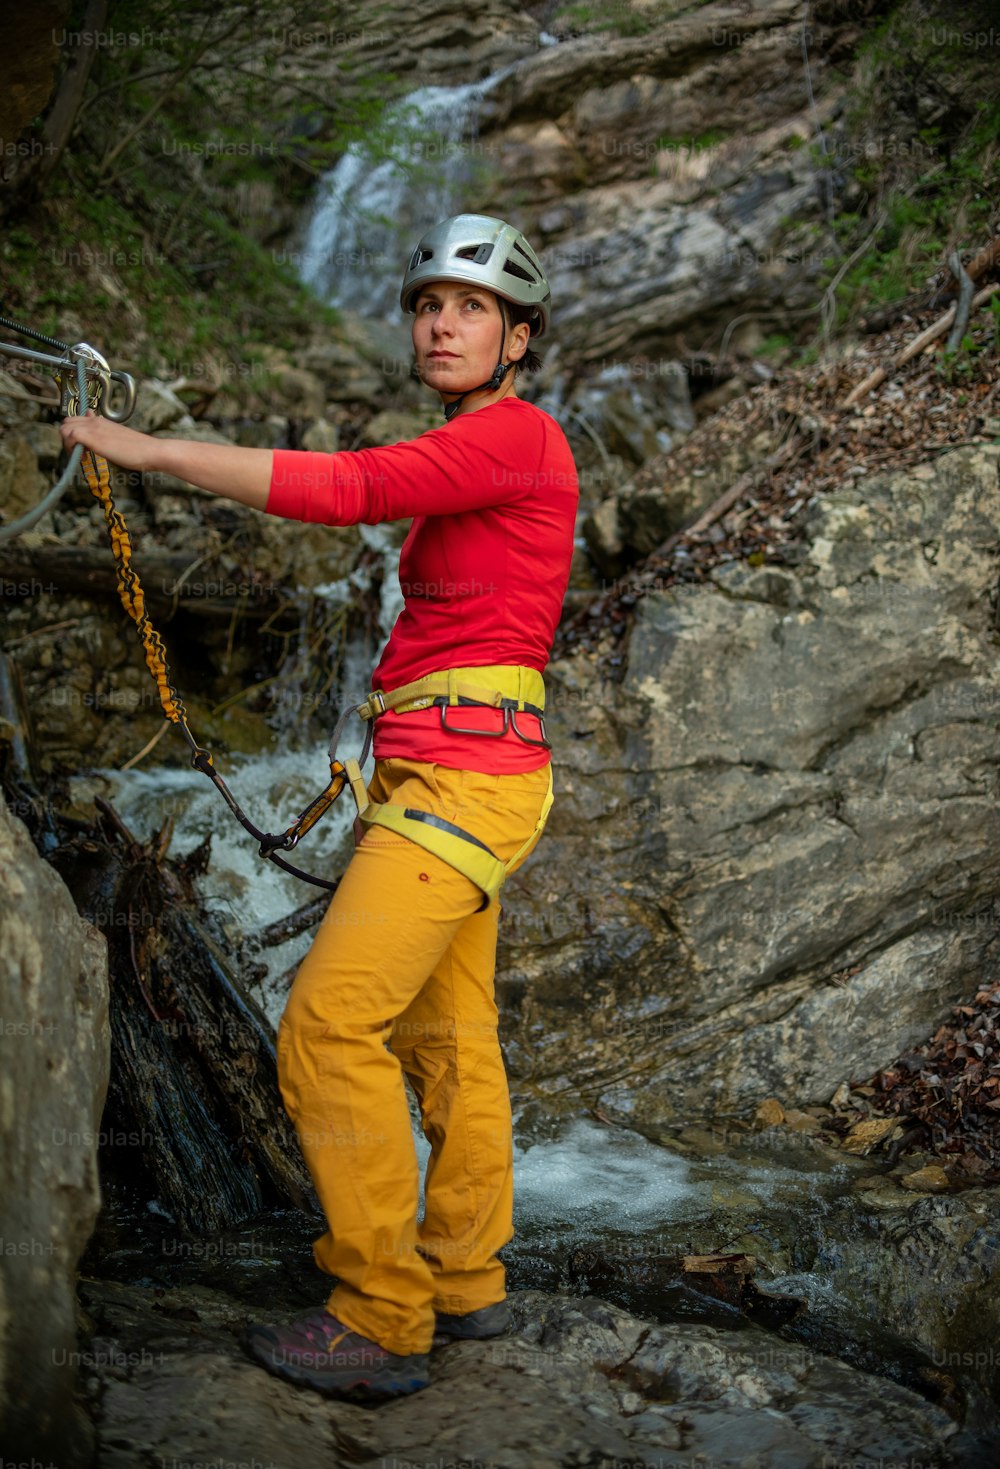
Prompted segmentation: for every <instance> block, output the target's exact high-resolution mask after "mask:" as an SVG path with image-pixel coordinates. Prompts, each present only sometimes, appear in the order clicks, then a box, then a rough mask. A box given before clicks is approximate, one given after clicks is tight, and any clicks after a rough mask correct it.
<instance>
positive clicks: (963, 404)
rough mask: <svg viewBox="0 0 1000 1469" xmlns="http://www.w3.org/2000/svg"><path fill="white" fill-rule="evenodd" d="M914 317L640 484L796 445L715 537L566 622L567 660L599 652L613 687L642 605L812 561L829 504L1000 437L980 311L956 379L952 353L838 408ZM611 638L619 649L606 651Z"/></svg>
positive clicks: (667, 553) (650, 472)
mask: <svg viewBox="0 0 1000 1469" xmlns="http://www.w3.org/2000/svg"><path fill="white" fill-rule="evenodd" d="M936 314H937V313H935V312H934V311H931V310H927V311H926V312H925V313H924V314H923V315H918V314H914V315H910V316H906V317H904V318H903V320H902V321H901V322H900V323H899V324H898V325H897V326H895V327H894V328H892V329H891V330H889V331H885V332H883V333H882V334H881V335H880V336H878V337H875V338H873V339H870V340H869V341H868V342H866V343H865V345H864V346H859V347H857V348H855V349H854V350H853V351H852V352H851V353H850V354H849V355H847V356H845V357H843V358H842V359H841V360H839V361H836V362H831V363H827V364H825V365H820V366H816V367H812V368H801V369H798V370H794V371H786V372H782V373H780V374H778V375H777V376H776V377H775V378H774V379H773V380H772V381H771V382H768V383H766V384H764V385H761V386H759V387H755V388H751V389H750V390H749V392H748V393H746V394H744V395H743V396H742V397H740V398H737V399H735V400H734V401H733V402H731V403H729V404H727V405H726V407H724V408H722V409H720V410H719V411H718V412H717V413H715V414H713V415H712V416H711V418H708V419H705V420H703V421H702V422H701V423H700V424H699V425H698V426H697V428H696V429H695V431H694V433H692V434H691V436H690V437H689V438H688V439H687V440H686V441H685V443H684V444H682V445H681V446H680V447H679V448H678V449H677V450H675V451H674V452H673V453H672V454H670V455H666V456H664V457H663V458H662V459H659V460H656V461H654V462H653V463H652V464H650V465H648V466H646V468H645V469H643V470H642V471H641V472H640V475H639V476H638V477H637V479H636V484H642V485H649V484H651V483H655V482H656V479H657V478H658V480H659V483H661V484H663V485H667V484H669V482H670V480H671V479H672V478H675V477H677V476H678V475H680V474H690V473H691V472H692V471H694V470H696V469H698V468H699V467H702V466H708V465H711V464H712V463H713V462H716V461H718V460H719V458H720V457H721V455H722V454H723V453H724V451H725V450H726V449H727V448H728V447H730V446H732V445H734V444H746V443H748V442H750V441H752V440H755V439H756V440H758V441H760V440H761V438H762V437H763V438H764V439H765V440H766V442H767V444H768V447H767V448H766V449H765V450H764V451H763V453H761V454H760V456H759V457H760V460H761V461H763V460H764V459H765V458H767V457H768V456H769V455H773V454H774V452H775V451H776V450H778V449H780V448H781V446H782V444H784V443H785V442H786V441H787V440H788V439H789V438H791V437H793V436H794V437H796V438H797V439H798V441H799V443H798V446H797V447H796V449H795V451H794V452H793V453H792V454H791V456H790V458H789V459H788V460H787V461H786V462H785V463H784V464H782V465H781V466H780V467H779V468H776V469H773V470H768V469H766V468H761V469H760V470H758V471H756V472H754V473H752V474H751V476H750V480H751V483H750V484H749V486H748V488H747V491H746V493H745V494H744V495H742V496H741V497H740V499H739V500H737V502H736V504H735V505H734V506H733V507H732V508H731V509H730V510H729V511H728V512H727V513H726V514H725V515H723V516H722V517H721V519H720V520H719V521H717V522H716V523H715V524H714V525H710V526H709V527H708V528H707V529H705V530H703V531H701V532H700V533H698V534H691V533H687V534H685V535H682V536H680V537H679V538H678V539H677V541H676V544H673V545H671V544H669V543H668V544H667V545H666V546H665V547H663V548H662V549H661V550H660V551H654V552H653V553H652V554H651V555H650V556H648V557H647V558H646V559H645V561H643V562H641V563H640V564H639V565H637V566H635V567H634V568H632V569H631V570H629V571H628V572H627V573H626V574H625V575H624V576H623V577H622V578H620V580H619V581H618V582H617V583H615V585H614V586H612V587H611V588H610V589H609V590H608V591H606V592H604V593H602V594H600V595H599V596H597V597H595V599H594V601H593V603H592V604H590V605H589V606H588V607H586V608H584V609H583V610H582V611H579V612H577V613H576V614H575V615H573V616H571V617H569V618H567V619H566V620H565V621H564V623H563V625H562V627H561V629H560V635H559V639H558V641H557V645H556V651H557V653H558V654H562V655H565V654H567V653H570V652H571V651H572V650H573V649H574V648H577V647H583V648H587V649H590V650H595V649H598V648H600V650H601V652H602V653H603V654H604V657H605V659H606V662H607V666H608V672H609V674H610V675H611V676H612V677H613V676H614V675H615V672H616V670H617V669H618V668H619V667H620V666H621V664H622V661H623V660H622V657H621V655H620V653H619V652H618V650H617V648H616V647H615V642H616V641H617V639H618V638H620V637H621V636H622V635H623V634H624V633H625V631H626V630H627V628H628V625H629V623H630V620H631V612H632V609H633V608H634V606H635V604H636V602H637V601H638V600H639V599H640V598H641V597H642V596H644V595H646V594H647V593H648V592H651V591H662V590H663V589H664V588H665V587H668V586H670V585H671V584H673V583H676V582H701V581H705V580H707V579H708V578H709V577H710V576H711V573H712V572H713V571H714V570H715V569H716V568H717V567H719V566H722V565H725V564H726V563H729V562H733V561H741V562H745V563H747V564H749V565H752V566H763V565H783V564H789V563H792V564H794V563H795V562H796V561H799V560H801V559H802V555H803V523H804V515H803V512H804V511H805V510H807V509H808V508H809V507H810V506H811V505H813V504H814V503H815V501H816V500H817V499H818V498H819V497H820V496H823V495H827V494H829V493H830V492H831V491H832V490H836V489H839V488H840V487H841V486H844V485H849V484H850V483H851V482H852V481H853V480H855V479H860V478H862V477H863V476H865V475H869V474H872V473H874V472H876V471H878V470H885V469H903V468H908V467H913V466H914V465H917V464H920V463H924V462H926V461H928V460H932V459H934V458H935V457H936V456H937V455H938V454H940V453H943V452H946V451H947V450H949V449H954V448H958V447H960V446H962V445H965V444H970V443H988V442H991V441H993V440H995V439H996V438H997V437H998V434H997V422H996V420H997V418H998V417H1000V380H998V378H997V349H996V348H997V344H996V341H995V338H994V326H993V317H992V315H991V313H990V312H989V311H988V310H984V311H980V312H979V313H978V314H977V316H976V318H975V319H974V320H973V321H972V322H971V323H970V326H969V331H968V334H967V335H968V338H971V340H972V343H973V350H971V351H963V352H962V353H961V354H960V355H959V357H958V358H957V359H956V361H955V363H953V364H952V366H951V369H950V370H949V369H947V367H946V365H945V364H944V362H943V356H942V353H943V348H942V345H941V343H940V342H938V343H936V344H935V345H934V346H933V347H932V348H931V349H928V352H927V353H925V354H922V355H921V356H919V357H917V358H915V359H914V360H913V361H912V362H909V363H907V364H906V365H905V366H904V367H902V368H900V369H898V370H897V371H895V372H894V373H891V374H890V376H889V378H888V380H887V381H886V382H885V383H884V384H883V385H882V386H881V387H880V388H877V389H876V390H875V391H874V392H873V393H871V394H870V395H869V398H868V399H867V400H865V401H863V402H861V403H858V404H856V405H855V406H854V407H853V408H849V409H844V408H842V407H841V406H840V405H841V403H842V402H843V400H844V398H845V397H846V396H847V394H848V393H849V392H850V390H851V388H852V387H854V386H855V384H857V383H859V382H861V381H862V380H863V379H864V378H865V377H866V376H867V375H868V373H869V372H871V370H872V369H873V368H874V367H876V366H877V365H878V364H879V363H887V362H892V361H894V360H895V359H896V358H897V357H898V355H899V354H900V352H901V351H902V350H903V348H904V347H906V346H907V344H908V343H909V342H910V341H912V340H913V338H914V337H916V336H917V335H918V334H919V333H920V332H921V331H922V330H923V329H924V328H925V327H926V326H928V325H930V324H931V322H932V321H933V320H934V319H935V317H936ZM609 635H610V639H611V641H610V643H609V641H608V639H609Z"/></svg>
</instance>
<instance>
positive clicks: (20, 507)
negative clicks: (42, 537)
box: [0, 434, 49, 521]
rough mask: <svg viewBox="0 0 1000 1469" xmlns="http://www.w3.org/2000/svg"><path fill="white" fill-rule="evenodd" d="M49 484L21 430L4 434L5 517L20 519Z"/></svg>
mask: <svg viewBox="0 0 1000 1469" xmlns="http://www.w3.org/2000/svg"><path fill="white" fill-rule="evenodd" d="M48 488H49V486H48V482H47V481H46V479H45V476H44V475H43V474H41V473H40V471H39V468H38V460H37V458H36V456H35V451H34V449H33V448H32V446H31V444H30V443H29V442H28V440H27V438H22V437H21V436H20V435H19V434H12V435H10V436H9V437H7V436H5V437H4V438H0V513H2V515H3V518H4V520H5V521H11V520H16V519H17V517H18V516H19V515H23V514H24V513H25V511H27V510H31V509H32V508H33V507H34V506H35V505H37V504H38V502H39V500H40V499H41V498H42V496H43V495H44V494H45V492H46V491H47V490H48Z"/></svg>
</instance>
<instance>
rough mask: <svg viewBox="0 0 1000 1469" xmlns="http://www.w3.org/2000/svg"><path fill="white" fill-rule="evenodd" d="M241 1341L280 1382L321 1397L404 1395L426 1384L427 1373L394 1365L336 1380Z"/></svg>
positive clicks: (245, 1349) (427, 1383)
mask: <svg viewBox="0 0 1000 1469" xmlns="http://www.w3.org/2000/svg"><path fill="white" fill-rule="evenodd" d="M242 1344H243V1349H244V1351H245V1352H246V1353H247V1354H248V1356H250V1357H251V1358H252V1359H253V1360H254V1361H255V1362H257V1363H259V1364H260V1366H262V1367H266V1368H267V1370H268V1372H270V1373H272V1374H273V1376H275V1377H280V1378H281V1379H282V1380H283V1381H284V1382H291V1383H293V1384H294V1385H295V1386H296V1387H309V1388H312V1390H313V1392H318V1393H322V1395H323V1396H324V1397H338V1398H357V1399H360V1400H365V1399H384V1398H394V1397H404V1396H406V1395H407V1394H409V1393H413V1392H419V1391H420V1389H421V1388H424V1387H427V1386H428V1385H429V1383H430V1378H429V1377H428V1376H425V1375H422V1374H420V1373H413V1372H409V1373H407V1372H399V1371H397V1370H396V1369H394V1368H384V1369H383V1370H382V1371H381V1372H374V1373H371V1374H369V1375H368V1376H367V1377H363V1378H360V1377H359V1378H357V1379H356V1380H354V1381H353V1382H351V1381H348V1382H344V1381H342V1380H341V1381H337V1380H336V1379H335V1378H334V1377H332V1376H330V1375H328V1374H326V1373H323V1372H317V1371H314V1370H312V1369H310V1368H309V1367H302V1366H299V1365H298V1364H297V1363H295V1362H288V1361H275V1359H274V1358H273V1357H272V1356H270V1355H269V1354H268V1352H266V1351H258V1350H257V1348H256V1347H255V1346H254V1343H253V1342H252V1341H251V1340H248V1339H246V1338H244V1340H243V1343H242Z"/></svg>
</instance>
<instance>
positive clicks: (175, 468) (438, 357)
mask: <svg viewBox="0 0 1000 1469" xmlns="http://www.w3.org/2000/svg"><path fill="white" fill-rule="evenodd" d="M400 301H401V304H402V306H403V309H404V310H405V311H407V312H412V313H413V317H414V320H413V328H412V338H413V349H414V353H415V355H416V365H417V372H418V375H419V377H420V379H421V381H422V382H423V383H424V384H425V385H426V386H427V387H429V388H431V389H433V390H434V391H435V392H437V393H438V394H439V395H440V398H441V401H442V403H443V405H444V415H445V420H446V422H445V423H444V424H443V425H441V426H440V427H438V428H434V429H431V430H429V431H428V432H426V433H423V434H421V435H420V436H419V437H418V438H416V439H413V440H412V441H410V442H408V443H402V444H395V445H393V446H391V447H389V448H382V449H362V450H357V451H352V452H344V453H336V454H319V453H305V452H298V451H292V450H288V451H283V450H276V451H274V452H272V451H270V450H265V449H245V448H238V447H235V446H234V447H229V446H227V445H221V444H204V443H200V442H187V441H184V440H178V439H157V438H151V437H149V436H148V435H145V434H140V433H137V432H135V431H134V430H132V429H129V428H126V427H124V426H123V425H120V424H116V423H113V422H109V421H108V420H107V419H103V418H95V417H91V416H88V417H86V418H82V417H81V418H69V419H67V420H66V422H65V423H64V424H63V429H62V433H63V438H64V440H65V441H66V443H67V445H74V444H78V443H79V444H83V445H84V446H85V447H86V448H89V449H93V450H94V451H95V452H97V453H99V454H102V455H104V456H105V457H106V458H107V459H108V460H110V461H111V462H112V463H114V464H118V465H120V466H121V467H123V468H125V469H134V470H145V471H147V472H152V471H160V472H162V473H166V474H170V475H176V476H178V477H179V478H181V479H184V480H187V481H188V482H189V483H191V484H194V485H197V486H199V487H201V488H202V489H205V490H209V491H211V492H212V493H214V494H218V495H224V496H227V497H228V498H229V499H231V500H236V501H239V502H241V503H242V504H245V505H249V506H251V507H253V508H254V509H256V510H262V511H266V512H267V513H268V514H270V515H279V516H284V517H287V518H290V519H294V520H300V521H319V522H321V523H323V524H326V525H354V524H358V523H364V524H376V523H378V522H382V521H392V520H402V519H405V518H407V517H412V518H413V519H412V525H411V527H410V530H409V533H408V535H407V537H406V541H405V543H404V545H403V548H402V551H401V553H400V561H399V572H400V585H401V588H402V592H403V597H404V606H403V610H402V612H401V613H400V614H399V617H398V619H397V621H396V623H395V625H394V627H393V629H392V633H391V635H390V637H389V640H388V642H387V644H386V646H385V649H384V651H383V653H382V656H381V658H380V660H379V663H378V666H377V667H376V669H375V671H374V674H373V678H372V688H373V693H372V695H371V697H370V700H369V701H366V702H367V704H368V706H369V709H368V712H369V714H370V716H371V717H372V718H373V719H374V755H375V773H374V776H373V778H372V780H371V781H370V783H369V785H368V789H367V797H368V805H367V806H366V807H365V808H364V810H363V811H362V812H361V816H360V818H359V823H358V825H357V827H356V832H357V839H358V844H357V846H356V849H355V852H354V855H353V857H352V859H351V862H350V863H349V865H348V867H347V870H346V872H345V874H344V876H343V878H342V879H341V882H340V884H339V886H338V888H337V890H336V893H335V894H334V897H333V899H332V901H331V903H330V907H329V909H328V910H327V913H326V915H325V917H324V919H323V921H322V923H321V925H320V927H319V930H318V932H317V935H316V938H315V941H314V943H313V945H312V947H311V949H310V950H309V953H308V954H307V955H306V958H305V959H304V961H303V963H302V965H301V967H300V968H299V971H298V974H297V976H296V979H295V983H294V985H293V986H292V989H291V992H290V995H289V999H288V1004H287V1007H286V1009H285V1013H284V1015H283V1017H282V1020H281V1024H280V1027H279V1032H278V1066H279V1081H280V1085H281V1091H282V1096H283V1098H284V1102H285V1105H286V1107H287V1109H288V1112H289V1114H290V1116H291V1117H292V1119H293V1121H294V1123H295V1127H296V1131H297V1133H298V1137H299V1140H300V1143H301V1145H302V1150H303V1153H304V1155H305V1158H306V1161H307V1163H308V1165H309V1169H310V1172H311V1174H312V1177H313V1180H314V1182H315V1185H316V1190H317V1193H318V1196H319V1199H320V1202H321V1205H322V1207H323V1211H324V1214H325V1216H326V1222H327V1225H328V1228H327V1232H326V1233H325V1234H324V1235H323V1236H322V1237H321V1238H320V1239H319V1240H317V1242H316V1244H315V1246H314V1254H315V1258H316V1261H317V1264H318V1265H319V1266H320V1268H321V1269H322V1270H324V1271H326V1272H327V1273H328V1274H330V1275H331V1276H334V1277H336V1284H335V1286H334V1289H333V1292H332V1294H331V1295H330V1297H329V1299H328V1301H327V1302H326V1304H325V1306H319V1307H316V1308H315V1309H313V1310H311V1311H307V1312H306V1313H304V1314H303V1315H300V1316H298V1317H296V1318H295V1319H294V1320H292V1321H291V1322H288V1323H285V1324H281V1325H260V1326H252V1327H250V1329H249V1330H248V1332H247V1334H246V1337H245V1339H244V1340H245V1345H246V1347H247V1349H248V1351H249V1352H250V1353H251V1354H252V1355H253V1356H254V1357H255V1358H256V1359H257V1360H258V1361H260V1362H262V1363H263V1365H264V1366H265V1367H267V1368H269V1369H270V1370H271V1371H273V1372H275V1373H277V1374H278V1375H279V1376H282V1377H285V1378H288V1379H290V1380H291V1381H293V1382H296V1383H300V1384H302V1385H306V1386H309V1387H312V1388H315V1389H318V1390H319V1391H320V1392H324V1393H327V1394H330V1395H333V1396H354V1395H365V1396H372V1395H375V1396H382V1397H391V1396H395V1395H397V1394H401V1393H409V1392H413V1391H415V1390H416V1389H418V1388H422V1387H424V1386H426V1385H427V1383H428V1381H429V1375H428V1355H429V1352H430V1349H431V1346H432V1345H439V1344H441V1343H444V1342H448V1341H454V1340H469V1339H482V1338H486V1337H491V1336H496V1335H499V1334H501V1333H502V1332H503V1331H504V1330H505V1329H506V1328H507V1326H508V1324H509V1311H508V1307H507V1304H506V1294H505V1278H504V1267H503V1264H502V1262H501V1261H500V1259H499V1258H498V1252H499V1250H500V1249H501V1248H502V1247H503V1246H504V1245H505V1244H506V1243H507V1242H508V1241H509V1240H510V1239H511V1238H512V1236H513V1223H512V1219H513V1147H512V1134H511V1111H510V1099H509V1093H508V1087H507V1077H506V1073H505V1070H504V1063H503V1058H502V1055H501V1051H500V1046H499V1041H498V1038H497V1008H496V1004H495V1001H494V968H495V960H496V944H497V922H498V917H499V900H498V897H497V889H498V887H499V885H500V883H501V882H502V880H503V878H504V877H506V875H507V874H508V873H509V872H512V871H513V870H515V868H516V867H517V866H519V865H520V863H521V862H523V861H524V859H525V858H526V857H527V855H528V853H529V852H530V851H531V850H532V848H533V847H534V845H535V842H536V841H537V840H538V837H539V836H540V834H541V830H542V827H543V826H544V824H545V820H546V817H547V815H548V810H549V806H550V804H551V792H552V784H551V766H550V756H549V746H548V744H547V742H546V740H545V732H544V726H543V723H542V718H541V716H542V713H543V709H544V685H543V682H542V673H543V672H544V669H545V666H546V664H547V662H548V658H549V655H550V652H551V647H552V640H553V637H554V635H555V630H556V626H557V623H558V620H559V615H560V610H561V607H562V601H563V596H564V593H565V590H566V586H567V583H568V580H569V568H570V559H571V556H572V551H573V535H574V524H575V516H576V508H577V498H578V488H577V476H576V470H575V467H574V464H573V458H572V455H571V453H570V449H569V446H568V444H567V442H566V439H565V437H564V435H563V433H562V431H561V430H560V428H559V427H558V425H557V424H556V423H555V422H554V420H553V419H552V418H550V417H549V416H548V415H547V414H546V413H544V412H542V411H541V410H540V409H538V408H536V407H534V406H533V405H532V404H529V403H526V402H524V401H523V400H522V399H520V398H518V396H517V387H516V378H517V374H518V373H519V372H520V371H522V370H523V369H524V368H525V367H527V368H528V369H529V370H530V369H531V368H533V367H535V366H537V358H536V357H535V354H534V353H533V352H532V350H531V347H530V343H531V341H532V339H533V338H535V337H540V336H541V335H542V334H543V333H544V332H545V330H546V328H547V327H548V323H549V302H550V295H549V288H548V284H547V282H546V279H545V275H544V272H543V270H542V267H541V265H540V263H539V261H538V259H537V257H536V255H535V253H534V251H533V250H532V248H531V246H530V245H529V244H528V243H527V241H526V240H525V239H524V238H523V236H522V235H521V234H520V233H519V232H518V231H517V230H515V229H514V228H513V227H512V226H511V225H509V224H505V223H504V222H503V221H501V220H497V219H492V218H488V217H486V216H482V215H458V216H456V217H454V218H451V219H447V220H445V221H444V222H443V223H441V224H439V225H437V226H436V227H435V228H434V229H432V230H430V231H429V232H428V233H427V234H426V235H425V236H424V238H423V239H422V240H421V241H420V243H419V245H418V246H417V248H416V249H415V250H414V252H413V254H412V256H411V257H410V261H409V264H408V266H407V269H406V273H405V276H404V279H403V285H402V291H401V295H400ZM404 1075H405V1077H407V1078H408V1079H409V1081H410V1084H411V1085H412V1087H413V1090H414V1092H415V1094H416V1097H417V1100H418V1102H419V1106H420V1113H421V1119H422V1126H423V1131H424V1134H425V1136H426V1137H427V1139H428V1141H429V1143H430V1147H431V1154H430V1159H429V1161H428V1164H427V1171H426V1177H425V1208H424V1214H423V1218H422V1219H421V1218H418V1197H419V1178H418V1170H417V1161H416V1153H415V1149H414V1145H413V1136H412V1132H411V1128H410V1119H409V1110H408V1107H407V1102H406V1094H405V1087H404V1080H403V1078H404Z"/></svg>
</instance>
